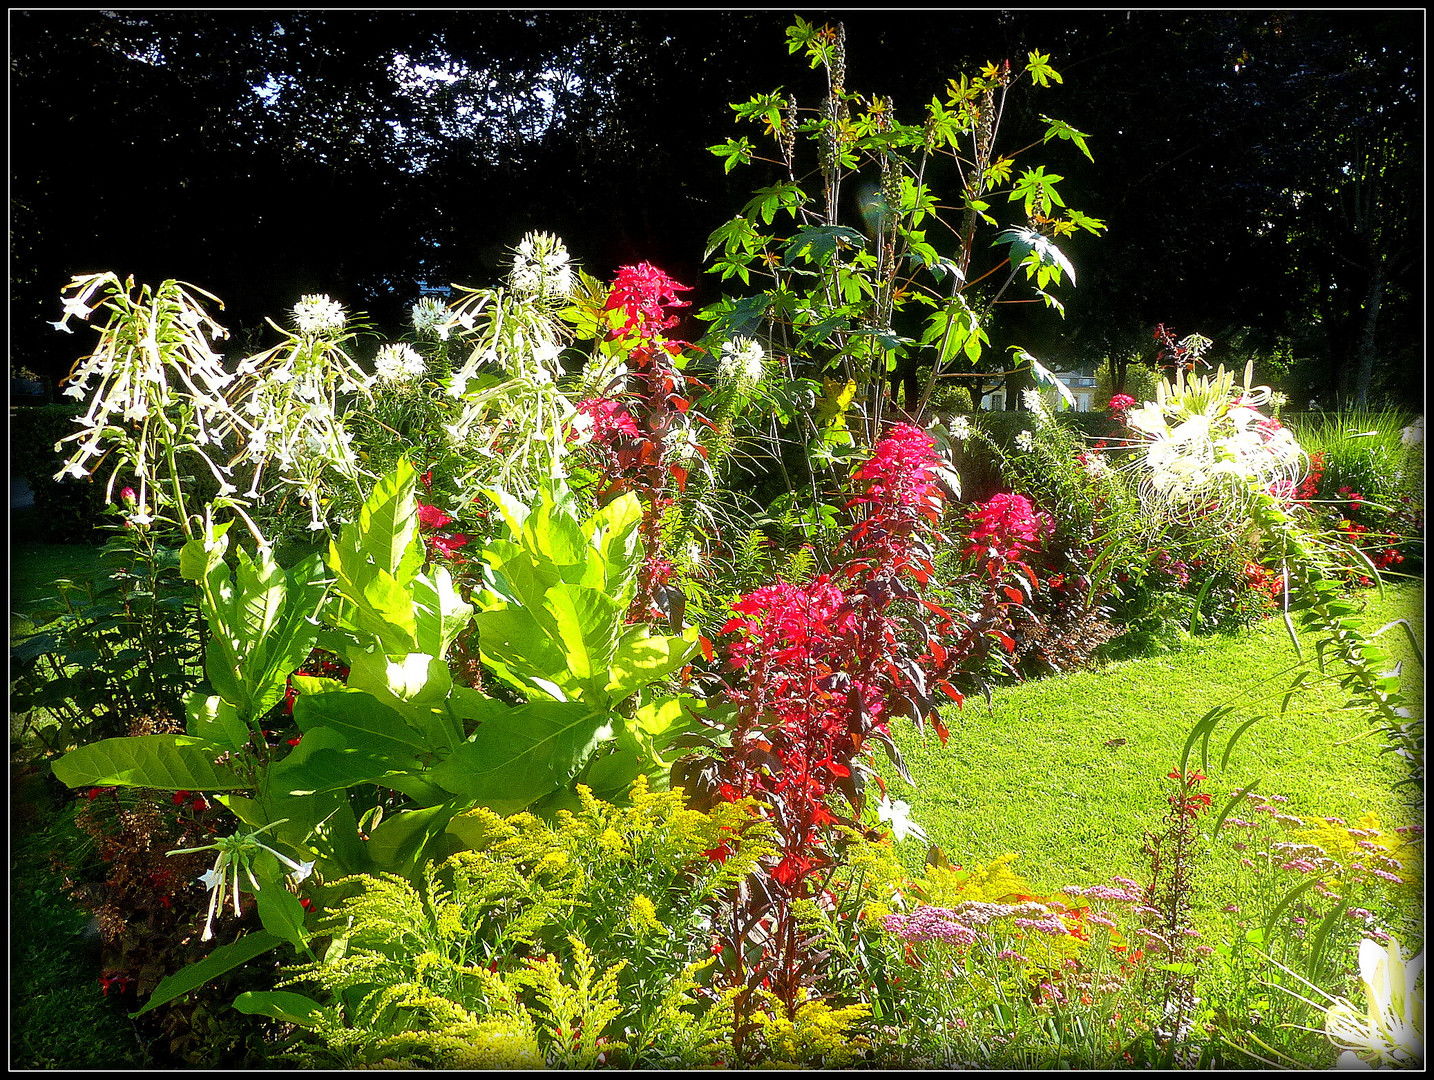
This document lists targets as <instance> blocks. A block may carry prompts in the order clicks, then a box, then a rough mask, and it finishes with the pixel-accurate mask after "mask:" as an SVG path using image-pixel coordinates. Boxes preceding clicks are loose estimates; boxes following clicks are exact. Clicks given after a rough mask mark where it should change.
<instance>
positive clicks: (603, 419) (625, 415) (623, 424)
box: [569, 398, 642, 443]
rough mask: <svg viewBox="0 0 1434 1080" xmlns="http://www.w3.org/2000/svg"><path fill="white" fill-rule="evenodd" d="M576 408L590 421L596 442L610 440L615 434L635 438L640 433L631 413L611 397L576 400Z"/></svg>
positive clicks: (607, 441)
mask: <svg viewBox="0 0 1434 1080" xmlns="http://www.w3.org/2000/svg"><path fill="white" fill-rule="evenodd" d="M577 410H578V412H580V413H582V414H583V415H584V416H586V417H587V418H588V419H589V420H591V421H592V425H593V439H594V440H595V441H597V442H600V443H609V442H612V440H613V437H614V436H615V435H623V436H627V437H629V438H637V437H639V436H640V435H641V434H642V432H641V431H639V430H638V427H637V421H635V420H633V418H632V415H631V414H630V413H629V412H628V411H627V410H626V409H625V408H623V407H622V405H621V404H619V403H618V402H616V401H613V400H612V399H611V398H584V399H583V400H582V401H579V402H578V404H577ZM569 438H572V436H569Z"/></svg>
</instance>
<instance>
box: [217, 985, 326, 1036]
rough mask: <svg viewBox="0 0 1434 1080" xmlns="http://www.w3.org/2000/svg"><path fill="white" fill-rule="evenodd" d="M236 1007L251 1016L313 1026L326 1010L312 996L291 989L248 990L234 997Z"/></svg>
mask: <svg viewBox="0 0 1434 1080" xmlns="http://www.w3.org/2000/svg"><path fill="white" fill-rule="evenodd" d="M234 1008H236V1009H237V1010H239V1011H240V1012H241V1013H247V1014H248V1015H250V1016H268V1017H271V1018H273V1019H275V1020H282V1021H284V1022H285V1023H287V1024H299V1025H300V1026H302V1027H313V1026H314V1025H315V1024H317V1023H318V1022H319V1021H320V1020H321V1019H322V1018H323V1017H324V1015H325V1012H326V1010H325V1009H324V1007H323V1006H322V1005H320V1004H319V1003H318V1002H317V1001H315V1000H313V999H312V998H306V997H305V996H304V995H303V994H295V993H293V992H291V991H289V990H246V991H244V993H242V994H240V995H239V996H238V997H237V998H235V999H234Z"/></svg>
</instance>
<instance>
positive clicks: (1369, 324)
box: [1352, 252, 1384, 409]
mask: <svg viewBox="0 0 1434 1080" xmlns="http://www.w3.org/2000/svg"><path fill="white" fill-rule="evenodd" d="M1371 255H1372V259H1371V261H1372V263H1373V271H1372V273H1371V274H1370V279H1369V290H1368V291H1367V292H1366V293H1365V295H1364V318H1363V319H1362V320H1361V322H1360V326H1359V334H1358V336H1357V337H1356V338H1355V343H1354V357H1353V359H1354V365H1353V366H1354V388H1353V390H1354V393H1353V395H1352V396H1353V398H1354V407H1355V408H1357V409H1364V408H1368V407H1369V383H1370V379H1371V378H1372V377H1373V375H1374V341H1375V330H1376V329H1377V328H1378V325H1379V308H1380V305H1381V304H1382V303H1383V302H1384V260H1383V259H1381V258H1379V256H1378V255H1377V254H1375V253H1373V252H1371Z"/></svg>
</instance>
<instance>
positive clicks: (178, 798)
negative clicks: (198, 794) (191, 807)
mask: <svg viewBox="0 0 1434 1080" xmlns="http://www.w3.org/2000/svg"><path fill="white" fill-rule="evenodd" d="M189 796H190V792H188V791H176V792H175V793H174V799H173V802H174V805H175V806H178V805H179V804H180V803H182V802H184V801H185V800H186V799H188V798H189Z"/></svg>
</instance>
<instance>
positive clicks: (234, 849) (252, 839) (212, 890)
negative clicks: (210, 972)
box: [168, 818, 314, 941]
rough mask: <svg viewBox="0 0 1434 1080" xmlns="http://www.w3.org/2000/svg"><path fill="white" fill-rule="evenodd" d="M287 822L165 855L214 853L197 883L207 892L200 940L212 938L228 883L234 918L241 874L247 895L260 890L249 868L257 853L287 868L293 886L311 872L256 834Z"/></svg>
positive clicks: (311, 868) (311, 865) (308, 864)
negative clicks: (232, 901) (247, 883)
mask: <svg viewBox="0 0 1434 1080" xmlns="http://www.w3.org/2000/svg"><path fill="white" fill-rule="evenodd" d="M287 820H288V819H287V818H280V819H279V820H278V821H273V822H270V823H269V824H268V825H265V826H264V827H263V828H262V829H257V830H255V831H254V832H252V833H235V834H234V835H233V836H224V837H220V838H219V839H218V840H216V841H215V842H214V843H212V844H205V845H204V846H203V847H194V848H179V849H177V850H175V851H171V852H168V854H170V855H191V854H193V853H194V852H197V851H215V852H218V854H217V855H216V856H215V858H214V865H213V866H212V867H210V868H209V869H208V870H206V871H205V872H204V873H203V874H201V875H199V883H200V884H201V885H203V886H204V887H205V888H206V889H207V890H209V913H208V916H207V917H206V918H205V920H204V933H203V934H201V935H200V938H199V940H200V941H209V940H211V939H212V938H213V937H214V916H215V915H216V914H218V913H219V911H220V909H221V908H223V906H224V896H225V893H226V892H228V891H229V890H228V888H227V884H228V883H229V882H231V881H232V882H233V896H234V914H235V915H236V916H237V915H239V914H240V910H239V889H240V875H241V874H242V875H243V876H244V877H247V878H248V880H249V884H250V886H251V889H250V891H251V892H261V891H262V886H261V885H260V884H259V879H258V878H256V877H255V876H254V866H253V862H254V859H255V857H256V856H258V855H259V854H260V852H268V853H269V854H270V855H272V856H274V858H276V859H278V860H279V861H280V862H281V863H283V864H284V865H285V866H287V867H288V868H289V871H290V873H289V879H290V880H291V881H293V882H294V884H296V885H297V884H299V882H301V881H303V880H304V879H305V878H307V877H308V876H309V875H310V874H312V873H313V872H314V863H313V862H295V861H294V860H293V859H291V858H289V857H288V856H287V855H284V854H282V853H281V852H278V851H275V850H274V849H273V848H271V847H270V846H269V845H268V844H265V843H263V842H261V841H260V840H259V836H260V834H262V833H265V832H267V831H268V830H270V829H272V828H275V827H276V826H278V825H282V824H284V822H285V821H287Z"/></svg>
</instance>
